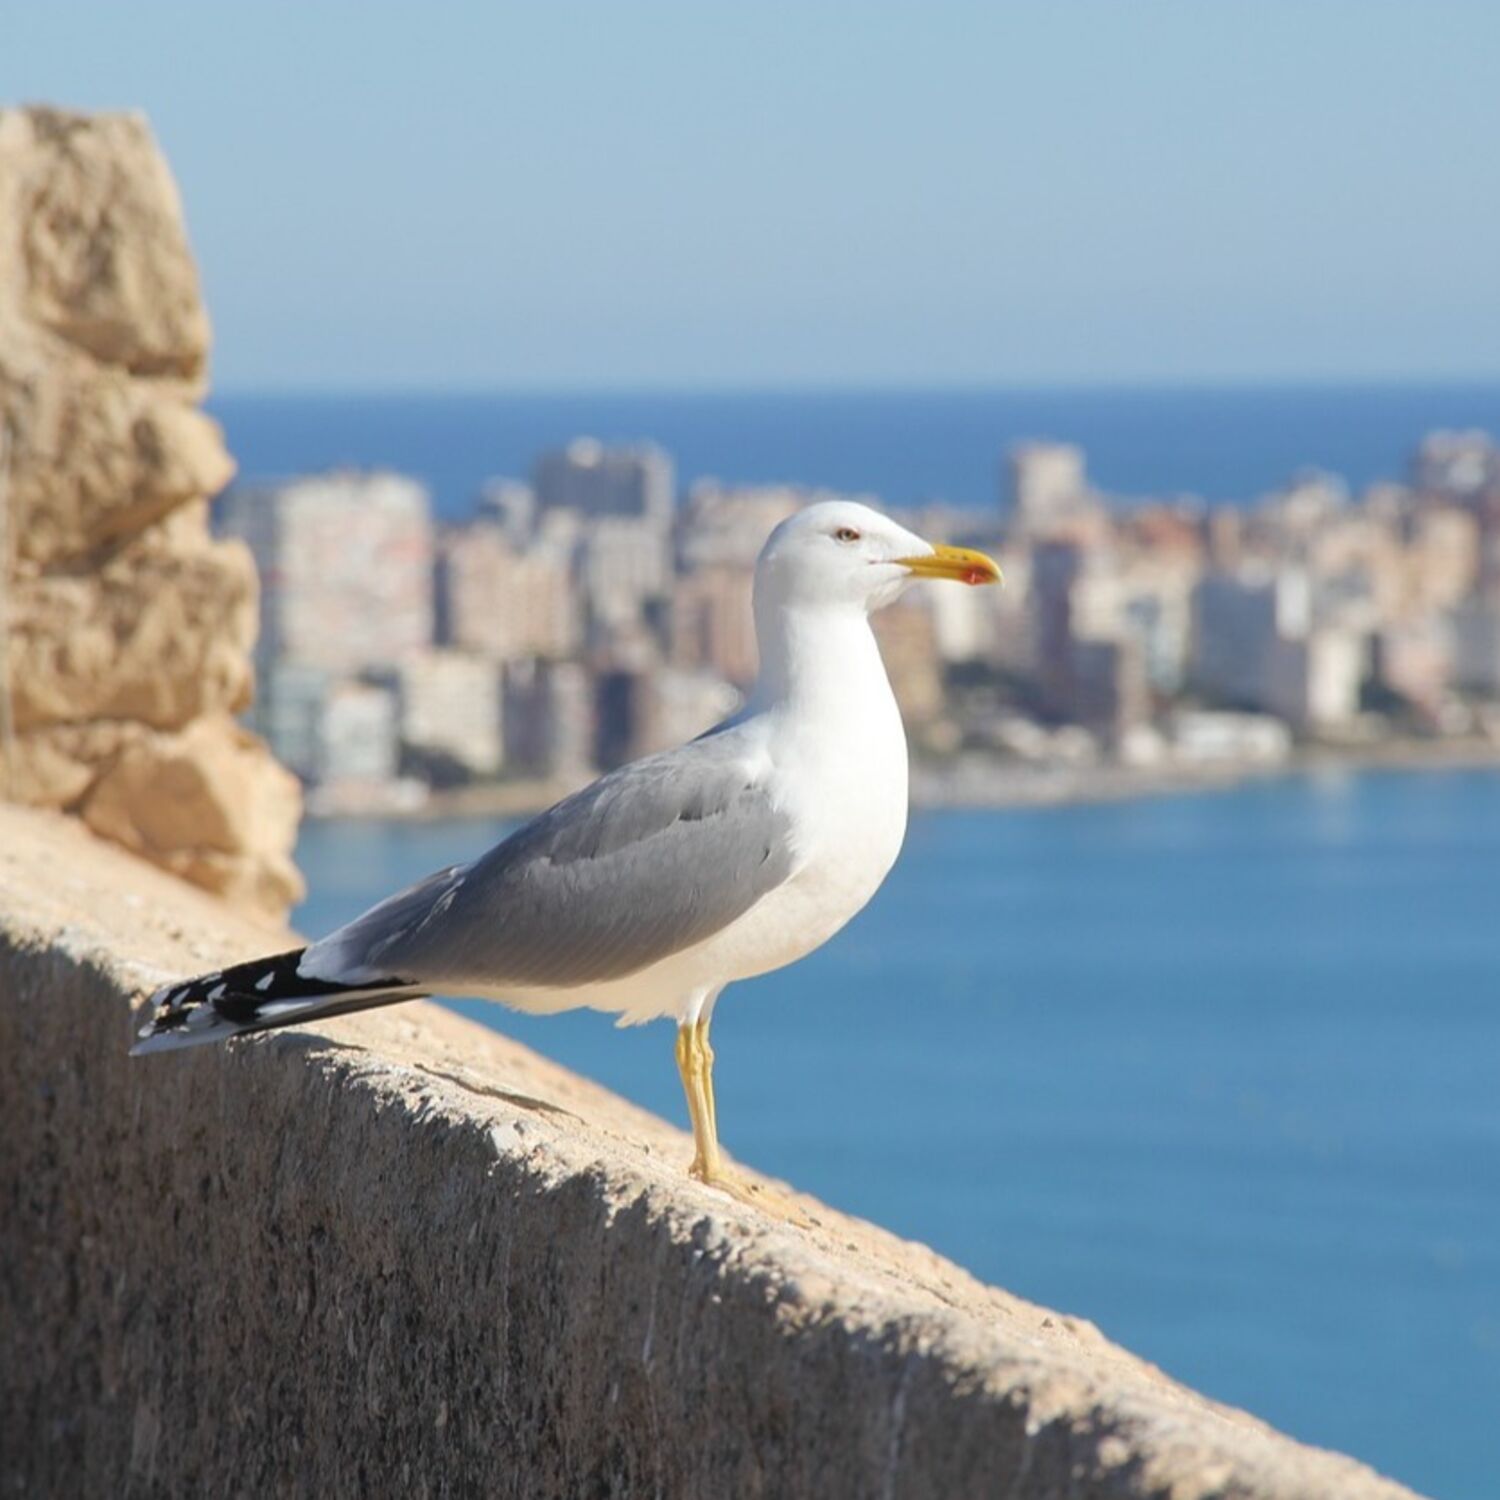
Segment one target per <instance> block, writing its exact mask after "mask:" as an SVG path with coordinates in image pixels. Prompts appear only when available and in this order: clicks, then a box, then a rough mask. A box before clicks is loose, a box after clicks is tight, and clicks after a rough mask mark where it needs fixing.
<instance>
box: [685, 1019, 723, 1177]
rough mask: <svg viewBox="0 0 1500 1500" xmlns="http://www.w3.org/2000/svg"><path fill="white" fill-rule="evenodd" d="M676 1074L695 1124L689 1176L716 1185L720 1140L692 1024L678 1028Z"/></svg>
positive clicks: (721, 1168) (698, 1045) (720, 1164)
mask: <svg viewBox="0 0 1500 1500" xmlns="http://www.w3.org/2000/svg"><path fill="white" fill-rule="evenodd" d="M677 1071H678V1073H679V1074H680V1075H681V1078H682V1091H683V1093H684V1094H686V1095H687V1107H688V1118H689V1119H690V1120H691V1121H692V1122H693V1164H692V1166H690V1167H689V1168H688V1174H689V1175H690V1176H692V1177H696V1178H697V1179H698V1181H699V1182H714V1181H717V1180H718V1179H720V1178H722V1177H723V1175H724V1171H723V1165H722V1163H721V1161H720V1159H719V1138H718V1136H717V1135H716V1134H715V1133H714V1116H713V1102H712V1099H711V1097H710V1093H709V1089H710V1087H711V1086H710V1085H708V1084H706V1083H705V1076H706V1069H705V1066H704V1062H703V1056H702V1049H701V1045H700V1038H699V1034H698V1028H697V1026H696V1025H694V1024H693V1023H691V1022H689V1023H688V1024H687V1025H685V1026H679V1027H678V1028H677Z"/></svg>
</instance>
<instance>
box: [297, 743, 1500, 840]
mask: <svg viewBox="0 0 1500 1500" xmlns="http://www.w3.org/2000/svg"><path fill="white" fill-rule="evenodd" d="M1386 770H1389V771H1458V770H1489V771H1500V742H1496V741H1494V740H1488V739H1478V738H1466V739H1462V740H1417V739H1396V740H1384V741H1380V742H1378V743H1375V744H1370V745H1357V746H1330V745H1318V746H1309V747H1306V748H1304V749H1300V750H1298V751H1296V752H1294V753H1293V754H1292V755H1291V756H1290V757H1289V758H1288V759H1286V760H1282V761H1274V762H1267V761H1258V762H1257V761H1229V762H1223V763H1220V764H1213V765H1195V766H1184V765H1173V766H1124V765H1118V764H1113V765H1093V766H1046V767H1040V766H1018V765H1014V764H1010V763H997V762H993V761H989V762H986V761H979V760H969V761H960V762H958V763H956V764H954V765H950V766H940V767H939V766H932V765H923V764H920V763H919V764H917V765H915V766H914V767H913V768H912V776H911V805H912V807H913V809H916V810H929V809H934V808H945V809H955V810H957V809H963V808H971V809H981V808H982V809H992V808H993V809H998V808H1023V807H1067V806H1073V805H1077V804H1083V803H1097V802H1124V801H1131V800H1134V799H1136V798H1143V797H1172V796H1181V795H1185V794H1192V793H1199V792H1222V791H1229V790H1231V789H1232V788H1234V787H1237V786H1242V785H1244V783H1245V782H1247V781H1255V780H1260V781H1267V780H1273V779H1276V778H1279V777H1287V776H1299V775H1306V774H1308V773H1310V772H1317V771H1350V772H1354V771H1386ZM590 779H591V777H589V776H579V777H557V778H549V779H545V780H528V781H520V780H517V781H504V782H497V783H492V784H487V785H483V786H470V787H459V788H455V789H453V790H452V791H442V792H434V793H433V794H432V796H431V797H430V798H429V799H428V800H427V801H426V802H425V803H424V804H423V805H422V806H420V807H414V808H396V807H391V808H378V807H371V808H369V809H368V810H363V809H361V810H356V809H353V808H348V809H338V810H334V811H326V812H318V811H310V812H309V813H308V816H309V817H310V818H315V819H317V820H318V821H328V822H340V821H354V822H359V821H368V820H379V821H382V822H402V823H435V822H444V821H450V820H457V821H466V820H481V819H486V818H525V817H531V816H533V815H535V814H536V813H539V812H543V811H545V810H546V809H547V808H549V807H551V806H552V804H553V803H554V802H556V801H558V800H559V799H560V798H562V797H565V796H567V795H568V794H569V793H570V792H573V791H576V790H577V789H578V788H579V787H580V786H583V785H586V784H587V782H588V781H589V780H590Z"/></svg>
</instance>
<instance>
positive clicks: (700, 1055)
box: [677, 1020, 817, 1229]
mask: <svg viewBox="0 0 1500 1500" xmlns="http://www.w3.org/2000/svg"><path fill="white" fill-rule="evenodd" d="M713 1070H714V1050H713V1048H712V1047H710V1046H709V1044H708V1022H707V1021H706V1020H703V1021H690V1022H688V1023H687V1024H686V1025H684V1026H679V1027H678V1028H677V1071H678V1073H680V1074H681V1075H682V1091H683V1093H684V1094H686V1095H687V1105H688V1116H689V1118H690V1119H691V1120H692V1122H693V1164H692V1166H690V1167H689V1168H688V1175H689V1176H690V1177H695V1178H697V1180H698V1181H699V1182H701V1183H704V1184H705V1185H707V1186H708V1187H713V1188H718V1189H719V1191H720V1192H724V1193H728V1194H729V1196H730V1197H731V1198H736V1199H738V1200H739V1201H740V1202H741V1203H749V1204H751V1205H753V1206H754V1207H756V1208H758V1209H760V1210H761V1211H762V1212H764V1213H768V1214H771V1215H772V1216H773V1217H775V1218H778V1219H784V1220H786V1221H787V1222H788V1223H791V1224H798V1225H800V1226H802V1227H803V1228H804V1229H805V1228H810V1227H811V1226H812V1225H814V1224H815V1223H816V1222H817V1221H816V1220H815V1219H812V1218H810V1217H809V1216H808V1214H807V1213H805V1212H804V1211H803V1209H802V1207H801V1205H800V1204H798V1203H797V1202H795V1201H794V1200H793V1199H791V1198H789V1197H788V1196H787V1195H786V1194H785V1193H782V1192H779V1191H778V1190H777V1189H776V1188H774V1187H771V1186H770V1185H769V1184H767V1183H761V1182H748V1181H746V1180H745V1179H743V1178H742V1177H740V1175H739V1174H738V1173H737V1172H731V1171H730V1170H729V1169H728V1168H727V1167H726V1166H725V1165H724V1158H723V1157H722V1156H721V1155H720V1153H719V1127H718V1118H717V1113H716V1109H715V1105H714V1077H713Z"/></svg>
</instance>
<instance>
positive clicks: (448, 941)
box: [302, 733, 794, 994]
mask: <svg viewBox="0 0 1500 1500" xmlns="http://www.w3.org/2000/svg"><path fill="white" fill-rule="evenodd" d="M737 739H738V737H737V736H735V735H733V734H732V733H730V734H725V735H714V736H710V737H707V738H704V739H701V740H696V741H694V742H693V743H692V744H690V745H685V746H683V747H682V748H681V749H678V750H671V751H666V752H664V753H662V754H660V755H653V756H649V757H647V758H646V759H645V760H640V761H636V762H634V763H633V764H631V765H628V766H623V767H621V769H620V770H618V771H615V772H612V773H611V774H610V775H608V776H605V777H602V778H601V779H600V780H599V781H596V782H595V783H594V784H593V785H592V786H589V787H586V788H585V789H584V790H583V791H581V792H578V793H576V794H575V795H574V796H572V797H569V798H567V799H565V800H564V801H562V802H560V803H558V804H557V806H556V807H554V808H552V809H551V810H550V811H548V812H546V813H543V814H542V815H541V816H540V817H538V818H536V819H534V820H533V821H532V822H530V823H528V824H527V825H526V826H525V827H524V828H521V829H519V830H518V831H517V832H516V833H514V834H512V835H511V836H510V837H509V838H507V839H505V840H504V841H503V842H501V843H500V844H497V845H496V846H495V847H494V848H493V849H491V850H490V851H489V853H487V854H485V855H483V856H481V857H480V858H479V859H477V860H475V861H474V862H473V863H472V864H469V865H459V866H454V867H452V868H450V869H447V870H442V871H439V872H438V873H437V874H435V875H432V876H430V877H429V878H428V879H426V880H424V881H422V882H421V883H420V884H418V885H415V886H413V887H411V889H409V890H407V891H403V892H401V893H400V894H399V895H396V896H393V897H391V898H390V899H389V900H387V901H384V902H382V903H381V904H380V905H379V906H376V907H374V908H372V909H371V910H370V911H368V912H366V913H365V914H364V915H363V916H361V917H357V918H355V920H354V921H352V922H350V923H349V924H348V925H347V926H346V927H342V928H340V929H339V930H338V931H337V932H335V933H332V934H331V935H330V936H329V937H327V938H325V939H324V940H323V941H322V942H320V943H317V944H314V945H313V947H311V948H310V949H308V952H307V955H306V957H305V959H304V960H303V963H302V970H303V972H304V973H309V974H316V975H318V976H320V977H322V978H325V979H337V980H342V981H344V982H346V983H368V982H371V981H374V980H388V979H390V978H399V979H402V980H406V981H409V982H412V983H416V984H420V985H421V986H422V987H423V988H426V989H442V990H452V991H455V992H457V993H483V994H495V993H502V994H503V992H504V990H505V988H506V987H507V986H508V985H509V986H514V987H516V988H517V989H537V988H543V989H545V988H563V989H566V988H574V987H577V986H581V985H586V984H597V983H601V982H607V981H610V980H616V979H620V978H623V977H625V976H627V975H630V974H634V973H636V972H638V971H639V970H641V969H645V968H647V967H649V966H650V965H652V964H654V963H657V962H659V961H661V960H662V959H664V958H668V957H670V956H671V955H672V954H674V953H678V952H681V951H682V950H683V949H685V948H689V947H692V946H693V945H694V944H695V943H698V942H701V941H702V940H704V939H705V938H707V937H710V936H711V935H712V934H714V933H715V932H718V931H719V930H720V929H722V928H724V927H727V926H728V925H729V923H730V922H732V921H733V920H734V919H735V918H736V917H738V916H740V915H742V914H743V913H744V912H746V911H748V910H749V909H750V908H751V907H752V906H753V905H754V904H755V903H756V902H757V901H758V900H760V898H761V897H762V896H764V895H765V894H766V893H767V892H768V891H770V890H772V889H774V888H775V887H776V886H777V885H779V884H780V883H781V882H782V881H783V880H785V879H786V877H787V875H788V874H789V873H790V871H791V869H792V864H793V858H794V856H793V850H792V847H791V840H790V838H789V820H788V818H787V817H786V815H785V814H784V813H783V812H781V811H779V810H778V809H777V808H776V807H774V806H773V805H772V802H771V799H770V797H769V795H768V793H767V790H766V788H765V786H764V785H763V784H762V782H761V781H760V780H759V779H758V778H757V777H756V776H755V775H754V774H753V773H752V772H750V771H748V770H747V769H746V765H745V763H744V760H743V759H742V757H741V755H740V754H739V753H738V747H737V743H736V741H737Z"/></svg>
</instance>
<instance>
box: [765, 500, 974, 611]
mask: <svg viewBox="0 0 1500 1500" xmlns="http://www.w3.org/2000/svg"><path fill="white" fill-rule="evenodd" d="M915 578H946V579H950V580H952V581H954V582H957V583H967V584H983V583H999V581H1000V569H999V567H998V566H997V565H996V563H995V562H994V560H993V559H992V558H989V557H986V556H985V554H984V553H983V552H974V551H971V550H970V549H969V548H967V547H945V546H943V545H941V544H936V545H935V544H933V543H932V542H926V541H923V540H922V538H921V537H919V536H918V535H917V534H916V533H915V532H911V531H908V530H907V529H906V528H905V527H904V526H898V525H897V524H896V523H895V522H894V521H893V520H891V518H890V517H889V516H883V515H881V513H880V512H879V511H878V510H871V509H870V507H869V506H868V505H859V504H857V503H856V502H855V501H852V500H828V501H823V502H821V503H820V504H817V505H809V506H808V507H807V509H806V510H802V511H798V512H797V514H796V515H794V516H790V517H788V518H787V519H786V520H785V521H783V522H782V523H781V525H779V526H778V527H777V528H776V529H775V531H773V532H772V533H771V535H770V538H769V539H768V540H767V542H766V545H765V547H764V548H763V549H762V551H761V554H760V560H759V561H758V562H757V563H756V565H755V592H756V597H757V599H758V600H760V601H762V602H764V603H775V604H780V605H788V606H803V605H814V604H822V603H828V604H844V605H854V606H857V607H859V608H862V609H864V610H865V611H866V612H868V611H871V610H876V609H881V608H883V607H884V606H885V605H887V604H890V603H891V602H892V601H893V600H894V599H896V598H897V597H898V596H899V595H900V594H901V592H902V590H904V589H905V588H906V586H907V584H909V583H910V582H911V581H912V580H913V579H915Z"/></svg>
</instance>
